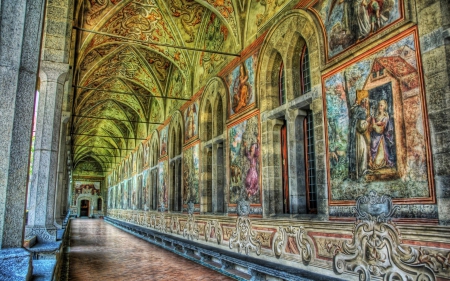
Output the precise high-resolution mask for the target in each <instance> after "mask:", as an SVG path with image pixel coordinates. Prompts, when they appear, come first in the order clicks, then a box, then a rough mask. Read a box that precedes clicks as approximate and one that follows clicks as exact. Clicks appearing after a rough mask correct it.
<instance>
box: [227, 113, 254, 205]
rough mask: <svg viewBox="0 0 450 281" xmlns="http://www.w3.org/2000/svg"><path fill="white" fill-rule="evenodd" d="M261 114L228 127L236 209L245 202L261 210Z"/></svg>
mask: <svg viewBox="0 0 450 281" xmlns="http://www.w3.org/2000/svg"><path fill="white" fill-rule="evenodd" d="M260 131H261V130H260V125H259V111H255V112H252V113H250V114H249V115H247V116H245V117H243V118H241V119H239V120H237V121H236V122H234V123H231V124H230V125H229V126H228V155H229V156H228V161H229V162H228V188H229V190H228V202H229V204H230V206H235V205H236V204H237V202H238V201H239V200H241V199H244V200H246V201H250V205H251V206H260V205H261V199H262V188H261V142H260Z"/></svg>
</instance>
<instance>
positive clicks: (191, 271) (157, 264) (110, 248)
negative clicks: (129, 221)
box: [62, 219, 232, 281]
mask: <svg viewBox="0 0 450 281" xmlns="http://www.w3.org/2000/svg"><path fill="white" fill-rule="evenodd" d="M69 246H70V247H69V249H68V251H67V252H68V254H67V255H68V262H67V259H66V264H68V265H69V269H68V271H67V268H66V272H68V273H66V274H67V275H68V276H67V277H65V276H64V275H66V274H63V277H62V279H63V280H65V279H67V280H70V281H88V280H95V281H100V280H101V281H105V280H115V281H116V280H127V281H130V280H181V281H188V280H232V279H231V278H229V277H226V276H224V275H221V274H220V273H218V272H215V271H213V270H210V269H208V268H206V267H203V266H201V265H199V264H196V263H195V262H192V261H189V260H187V259H184V258H182V257H179V256H178V255H176V254H174V253H171V252H168V251H166V250H164V249H161V248H159V247H157V246H155V245H152V244H150V243H148V242H146V241H143V240H141V239H139V238H137V237H135V236H133V235H131V234H129V233H126V232H125V231H122V230H120V229H118V228H116V227H114V226H111V225H109V224H108V223H106V222H104V221H103V220H94V219H75V220H72V222H71V231H70V245H69ZM63 272H64V269H63Z"/></svg>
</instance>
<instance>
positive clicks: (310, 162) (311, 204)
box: [303, 111, 317, 214]
mask: <svg viewBox="0 0 450 281" xmlns="http://www.w3.org/2000/svg"><path fill="white" fill-rule="evenodd" d="M303 126H304V132H305V155H306V159H305V164H306V165H305V168H306V196H307V202H306V203H307V204H306V205H307V212H308V213H309V214H315V213H317V187H316V165H315V161H314V159H315V153H314V126H313V116H312V112H311V111H308V113H307V115H306V118H305V119H304V123H303Z"/></svg>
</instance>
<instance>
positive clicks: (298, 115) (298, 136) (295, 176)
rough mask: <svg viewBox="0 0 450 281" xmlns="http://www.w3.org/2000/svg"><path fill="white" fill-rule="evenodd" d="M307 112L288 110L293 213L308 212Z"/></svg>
mask: <svg viewBox="0 0 450 281" xmlns="http://www.w3.org/2000/svg"><path fill="white" fill-rule="evenodd" d="M306 114H307V113H306V112H305V111H304V110H300V109H294V110H292V109H290V110H288V111H287V112H286V115H285V117H286V120H287V136H288V162H289V202H290V213H291V214H304V213H306V186H305V182H306V171H305V145H304V139H305V136H304V129H303V122H304V120H305V117H306Z"/></svg>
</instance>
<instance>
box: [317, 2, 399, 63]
mask: <svg viewBox="0 0 450 281" xmlns="http://www.w3.org/2000/svg"><path fill="white" fill-rule="evenodd" d="M400 1H402V0H351V1H350V0H345V1H341V0H339V1H338V0H323V1H318V2H317V3H316V5H315V6H314V9H315V10H317V11H318V13H319V16H320V18H321V20H322V22H323V24H324V27H325V31H326V36H327V41H328V46H327V47H328V58H332V57H333V56H335V55H337V54H339V53H341V52H342V51H344V50H345V49H347V48H348V47H350V46H352V45H355V44H357V43H358V42H359V41H361V40H363V39H365V38H367V37H369V36H371V35H373V34H374V33H376V32H378V31H379V30H381V29H382V28H384V27H386V26H387V25H389V24H391V23H393V22H395V21H396V20H398V19H400V18H401V16H402V8H401V3H400Z"/></svg>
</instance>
